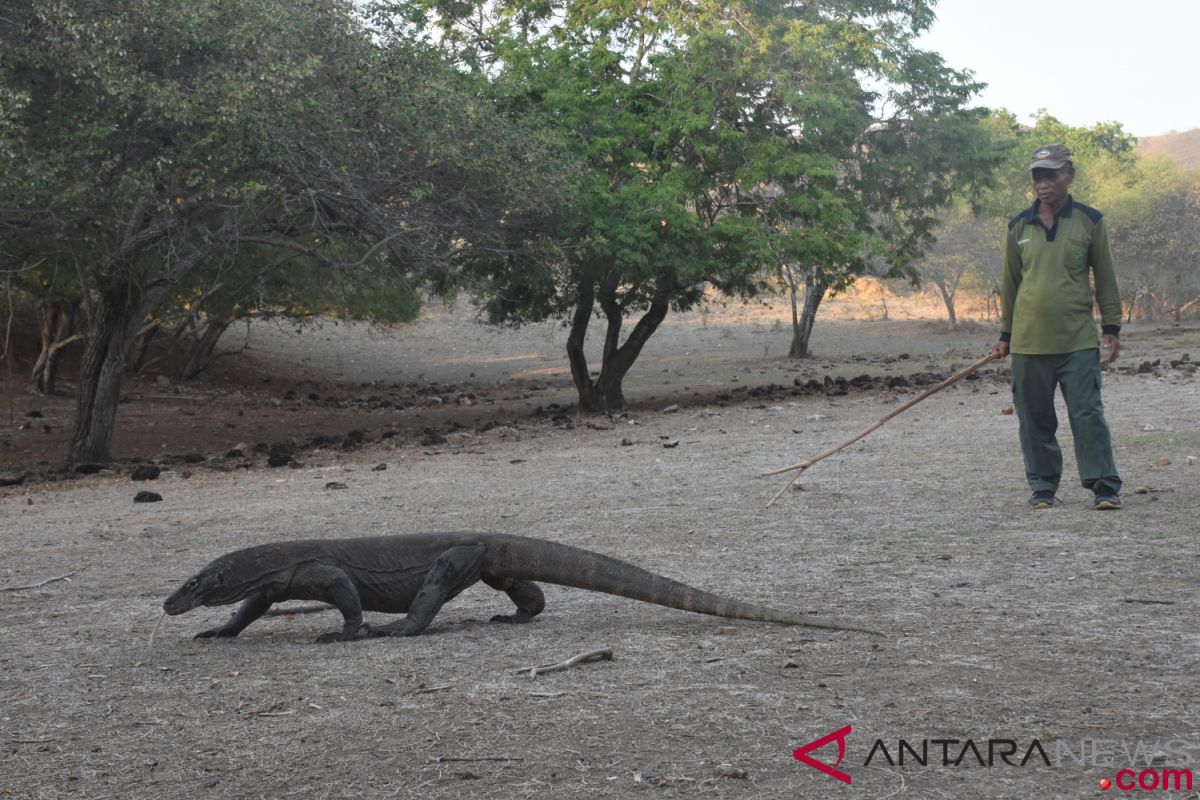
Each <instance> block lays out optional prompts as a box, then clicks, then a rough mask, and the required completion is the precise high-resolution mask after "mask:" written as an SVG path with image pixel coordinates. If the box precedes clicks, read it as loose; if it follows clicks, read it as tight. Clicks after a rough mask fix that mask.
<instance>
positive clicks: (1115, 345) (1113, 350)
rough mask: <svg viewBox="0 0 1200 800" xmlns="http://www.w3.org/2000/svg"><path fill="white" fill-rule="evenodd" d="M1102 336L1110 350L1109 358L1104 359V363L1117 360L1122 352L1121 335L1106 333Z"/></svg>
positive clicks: (1106, 347)
mask: <svg viewBox="0 0 1200 800" xmlns="http://www.w3.org/2000/svg"><path fill="white" fill-rule="evenodd" d="M1100 338H1101V339H1102V340H1103V341H1104V349H1106V350H1108V358H1106V359H1105V360H1104V363H1106V364H1111V363H1112V362H1114V361H1116V360H1117V355H1118V354H1120V352H1121V337H1119V336H1113V335H1112V334H1111V333H1106V334H1104V335H1103V336H1102V337H1100Z"/></svg>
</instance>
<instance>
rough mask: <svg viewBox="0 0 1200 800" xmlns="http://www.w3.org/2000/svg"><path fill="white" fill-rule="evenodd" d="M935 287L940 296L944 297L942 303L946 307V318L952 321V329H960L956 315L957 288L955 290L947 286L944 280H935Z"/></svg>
mask: <svg viewBox="0 0 1200 800" xmlns="http://www.w3.org/2000/svg"><path fill="white" fill-rule="evenodd" d="M933 285H934V286H936V287H937V289H938V294H940V295H941V296H942V302H943V303H944V304H945V305H946V316H947V317H948V318H949V320H950V327H952V328H957V327H958V315H957V314H955V313H954V295H955V294H957V288H958V287H955V288H954V289H953V290H952V289H951V288H950V287H949V286H948V285H947V283H946V280H945V279H944V278H934V279H933Z"/></svg>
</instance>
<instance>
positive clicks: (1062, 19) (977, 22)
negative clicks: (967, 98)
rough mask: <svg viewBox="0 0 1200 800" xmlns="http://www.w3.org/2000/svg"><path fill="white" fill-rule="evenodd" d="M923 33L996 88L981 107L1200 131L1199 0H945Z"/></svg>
mask: <svg viewBox="0 0 1200 800" xmlns="http://www.w3.org/2000/svg"><path fill="white" fill-rule="evenodd" d="M934 10H935V12H936V13H937V16H938V21H937V22H935V23H934V25H933V28H932V30H930V31H929V33H927V34H926V35H925V36H923V37H922V38H921V39H920V40H919V45H920V46H921V47H922V48H923V49H927V50H936V51H937V52H939V53H941V54H942V57H943V58H944V59H945V60H946V63H947V64H948V65H949V66H952V67H955V68H957V69H969V70H971V71H972V72H974V73H975V78H976V80H979V81H983V82H985V83H987V84H988V87H987V88H986V89H984V90H983V92H982V94H980V95H979V96H978V97H977V98H976V101H975V104H976V105H985V106H990V107H993V108H1007V109H1008V110H1009V111H1012V112H1013V113H1015V114H1016V115H1017V121H1018V122H1022V123H1028V122H1030V121H1031V119H1032V118H1033V115H1034V113H1036V112H1037V110H1038V109H1039V108H1045V109H1046V110H1047V111H1049V112H1050V114H1052V115H1053V116H1055V117H1057V118H1058V119H1060V120H1062V121H1063V122H1065V123H1067V124H1068V125H1075V126H1079V127H1090V126H1092V125H1094V124H1096V123H1097V122H1114V121H1115V122H1120V123H1122V124H1123V125H1124V126H1125V130H1126V132H1128V133H1132V134H1134V135H1136V136H1156V135H1159V134H1163V133H1169V132H1170V131H1172V130H1174V131H1186V130H1190V129H1192V128H1200V100H1198V98H1200V0H1133V2H1116V0H939V2H938V3H937V5H936V6H935V7H934Z"/></svg>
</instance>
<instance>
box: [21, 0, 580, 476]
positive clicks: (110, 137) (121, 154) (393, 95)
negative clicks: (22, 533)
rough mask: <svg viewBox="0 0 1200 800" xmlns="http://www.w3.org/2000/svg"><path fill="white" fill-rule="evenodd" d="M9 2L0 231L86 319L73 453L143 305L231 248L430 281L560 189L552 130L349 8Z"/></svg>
mask: <svg viewBox="0 0 1200 800" xmlns="http://www.w3.org/2000/svg"><path fill="white" fill-rule="evenodd" d="M10 7H11V10H8V11H6V12H5V15H4V16H3V19H2V20H0V37H2V38H0V86H2V87H3V91H0V103H2V104H3V105H2V106H0V109H2V111H0V147H4V148H6V149H7V150H8V152H10V153H11V154H12V160H13V164H14V168H13V169H12V170H9V171H6V172H5V174H4V175H3V176H0V180H2V181H4V183H3V185H2V187H0V188H3V190H4V192H3V194H4V197H5V201H4V204H3V205H0V237H3V240H2V244H0V246H2V247H3V249H4V251H5V252H6V253H7V254H8V257H9V259H10V261H15V262H16V263H18V264H31V265H45V268H59V269H60V270H67V271H70V272H73V273H74V274H75V275H77V276H78V284H79V289H80V291H81V294H82V299H83V300H84V304H85V306H86V307H87V309H88V316H89V318H90V319H89V332H88V340H87V346H86V351H85V354H84V358H83V367H82V374H81V388H80V397H79V410H78V413H77V415H76V423H75V425H76V427H75V432H74V436H73V442H72V451H71V453H70V456H69V460H71V461H76V462H78V461H103V460H106V459H107V458H108V456H109V447H110V442H111V435H112V421H113V415H114V414H115V410H116V400H117V396H118V392H119V387H120V376H121V371H122V367H123V366H124V364H125V360H126V357H127V353H128V350H129V345H130V342H131V341H132V339H133V337H134V335H135V333H136V332H137V329H138V328H139V326H140V325H141V324H142V322H143V321H144V319H145V318H146V316H147V315H148V314H149V313H151V312H152V311H153V310H154V309H156V308H158V307H159V305H160V304H161V303H162V302H164V300H166V299H169V298H170V297H171V296H173V295H174V296H176V297H178V296H180V295H181V294H182V296H185V297H186V296H189V295H190V294H194V292H195V291H196V287H197V286H203V285H211V284H212V282H213V280H212V275H213V274H214V273H215V274H218V275H220V274H221V271H222V270H226V272H227V273H230V272H231V270H232V268H231V267H230V266H229V265H231V264H241V262H240V261H239V259H242V258H243V257H245V258H247V260H248V261H254V260H257V261H258V262H259V263H267V264H276V265H278V266H279V267H280V268H282V269H287V270H292V276H293V277H294V276H296V274H297V272H298V271H300V270H303V269H310V270H311V269H313V268H314V267H320V268H321V269H322V270H323V273H322V274H323V276H328V280H330V281H340V282H342V283H345V282H346V281H347V280H350V278H349V277H348V276H349V275H350V273H354V278H353V280H358V281H365V282H376V283H379V284H382V285H385V286H394V287H404V286H407V285H409V284H411V283H412V282H415V281H424V280H437V281H442V280H444V278H443V277H442V274H443V273H444V272H447V271H450V272H452V271H453V269H454V268H455V267H454V265H455V263H456V261H458V260H460V259H462V258H464V257H466V254H468V253H471V252H472V251H474V250H475V249H477V248H484V249H486V248H493V249H494V250H495V251H496V252H503V253H508V252H509V251H510V249H511V248H513V247H514V243H519V242H520V241H521V240H522V237H523V236H525V235H526V234H525V233H524V232H523V230H522V228H523V226H524V225H526V224H529V223H532V222H533V221H535V220H538V219H540V216H539V214H540V210H541V209H553V208H556V207H558V206H559V205H561V197H562V196H563V191H562V189H561V187H563V186H564V181H563V180H562V178H561V175H562V174H563V173H564V170H562V169H556V168H555V153H554V151H553V147H552V146H548V145H544V144H543V143H542V141H541V137H540V136H537V135H534V134H533V133H531V132H530V131H528V130H519V129H518V128H517V126H515V125H514V124H512V123H510V122H508V121H507V120H506V119H504V118H502V117H500V116H498V115H496V114H494V113H493V112H492V109H491V106H490V105H489V104H488V103H486V102H484V101H482V100H480V98H479V97H478V95H477V94H476V93H475V92H474V85H473V83H472V82H471V81H470V80H469V79H467V78H465V77H464V76H462V75H460V74H458V73H456V72H454V71H451V70H448V69H446V68H444V67H443V65H442V64H441V63H440V61H439V60H438V59H436V58H433V57H431V55H430V54H429V53H426V52H422V51H420V50H418V49H416V48H410V47H405V46H403V45H404V43H403V42H391V43H390V44H389V46H387V47H381V46H379V45H378V44H377V43H376V42H375V41H374V40H373V38H372V37H371V35H369V33H368V31H366V30H365V29H364V28H363V27H362V25H361V24H359V21H358V20H357V18H356V16H355V12H354V9H353V6H352V5H351V4H350V3H348V2H339V1H338V0H303V2H283V0H236V1H235V2H217V1H216V0H203V1H201V2H193V3H174V2H168V1H167V0H133V1H132V2H129V3H123V4H120V6H119V7H114V6H113V4H111V3H108V2H103V1H102V0H84V1H83V2H74V0H73V1H72V2H70V3H68V2H65V1H63V0H48V1H47V2H42V1H41V0H39V2H32V0H19V1H18V2H14V3H12V4H10ZM283 252H291V253H295V254H298V255H301V256H303V257H304V260H303V261H297V260H294V259H291V260H289V259H281V258H278V254H280V253H283ZM237 269H242V266H239V267H238V268H237ZM206 272H207V274H208V277H207V279H206V280H207V284H206V283H205V281H200V280H199V277H200V276H201V275H202V273H206ZM189 282H193V283H194V285H192V286H191V287H189ZM288 283H292V284H295V283H299V281H296V280H282V281H280V280H276V281H275V283H274V284H269V283H268V284H263V285H267V286H269V285H282V284H288ZM362 311H363V312H364V313H369V312H368V311H367V309H362ZM391 311H392V312H394V313H400V314H404V313H411V311H410V309H406V308H403V307H402V308H399V309H397V308H396V307H393V308H392V309H391Z"/></svg>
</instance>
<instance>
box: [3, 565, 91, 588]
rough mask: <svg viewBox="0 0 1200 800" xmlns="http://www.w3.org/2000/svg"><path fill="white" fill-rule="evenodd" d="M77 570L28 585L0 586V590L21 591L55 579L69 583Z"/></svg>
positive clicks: (40, 585) (39, 586) (43, 584)
mask: <svg viewBox="0 0 1200 800" xmlns="http://www.w3.org/2000/svg"><path fill="white" fill-rule="evenodd" d="M78 572H79V570H77V569H73V570H71V571H70V572H68V573H67V574H66V575H58V576H56V577H53V578H46V580H44V581H38V582H37V583H31V584H29V585H28V586H0V592H23V591H25V590H26V589H39V588H41V587H42V586H45V585H46V584H47V583H54V582H55V581H67V582H68V583H69V582H70V581H71V576H72V575H75V574H76V573H78Z"/></svg>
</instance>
